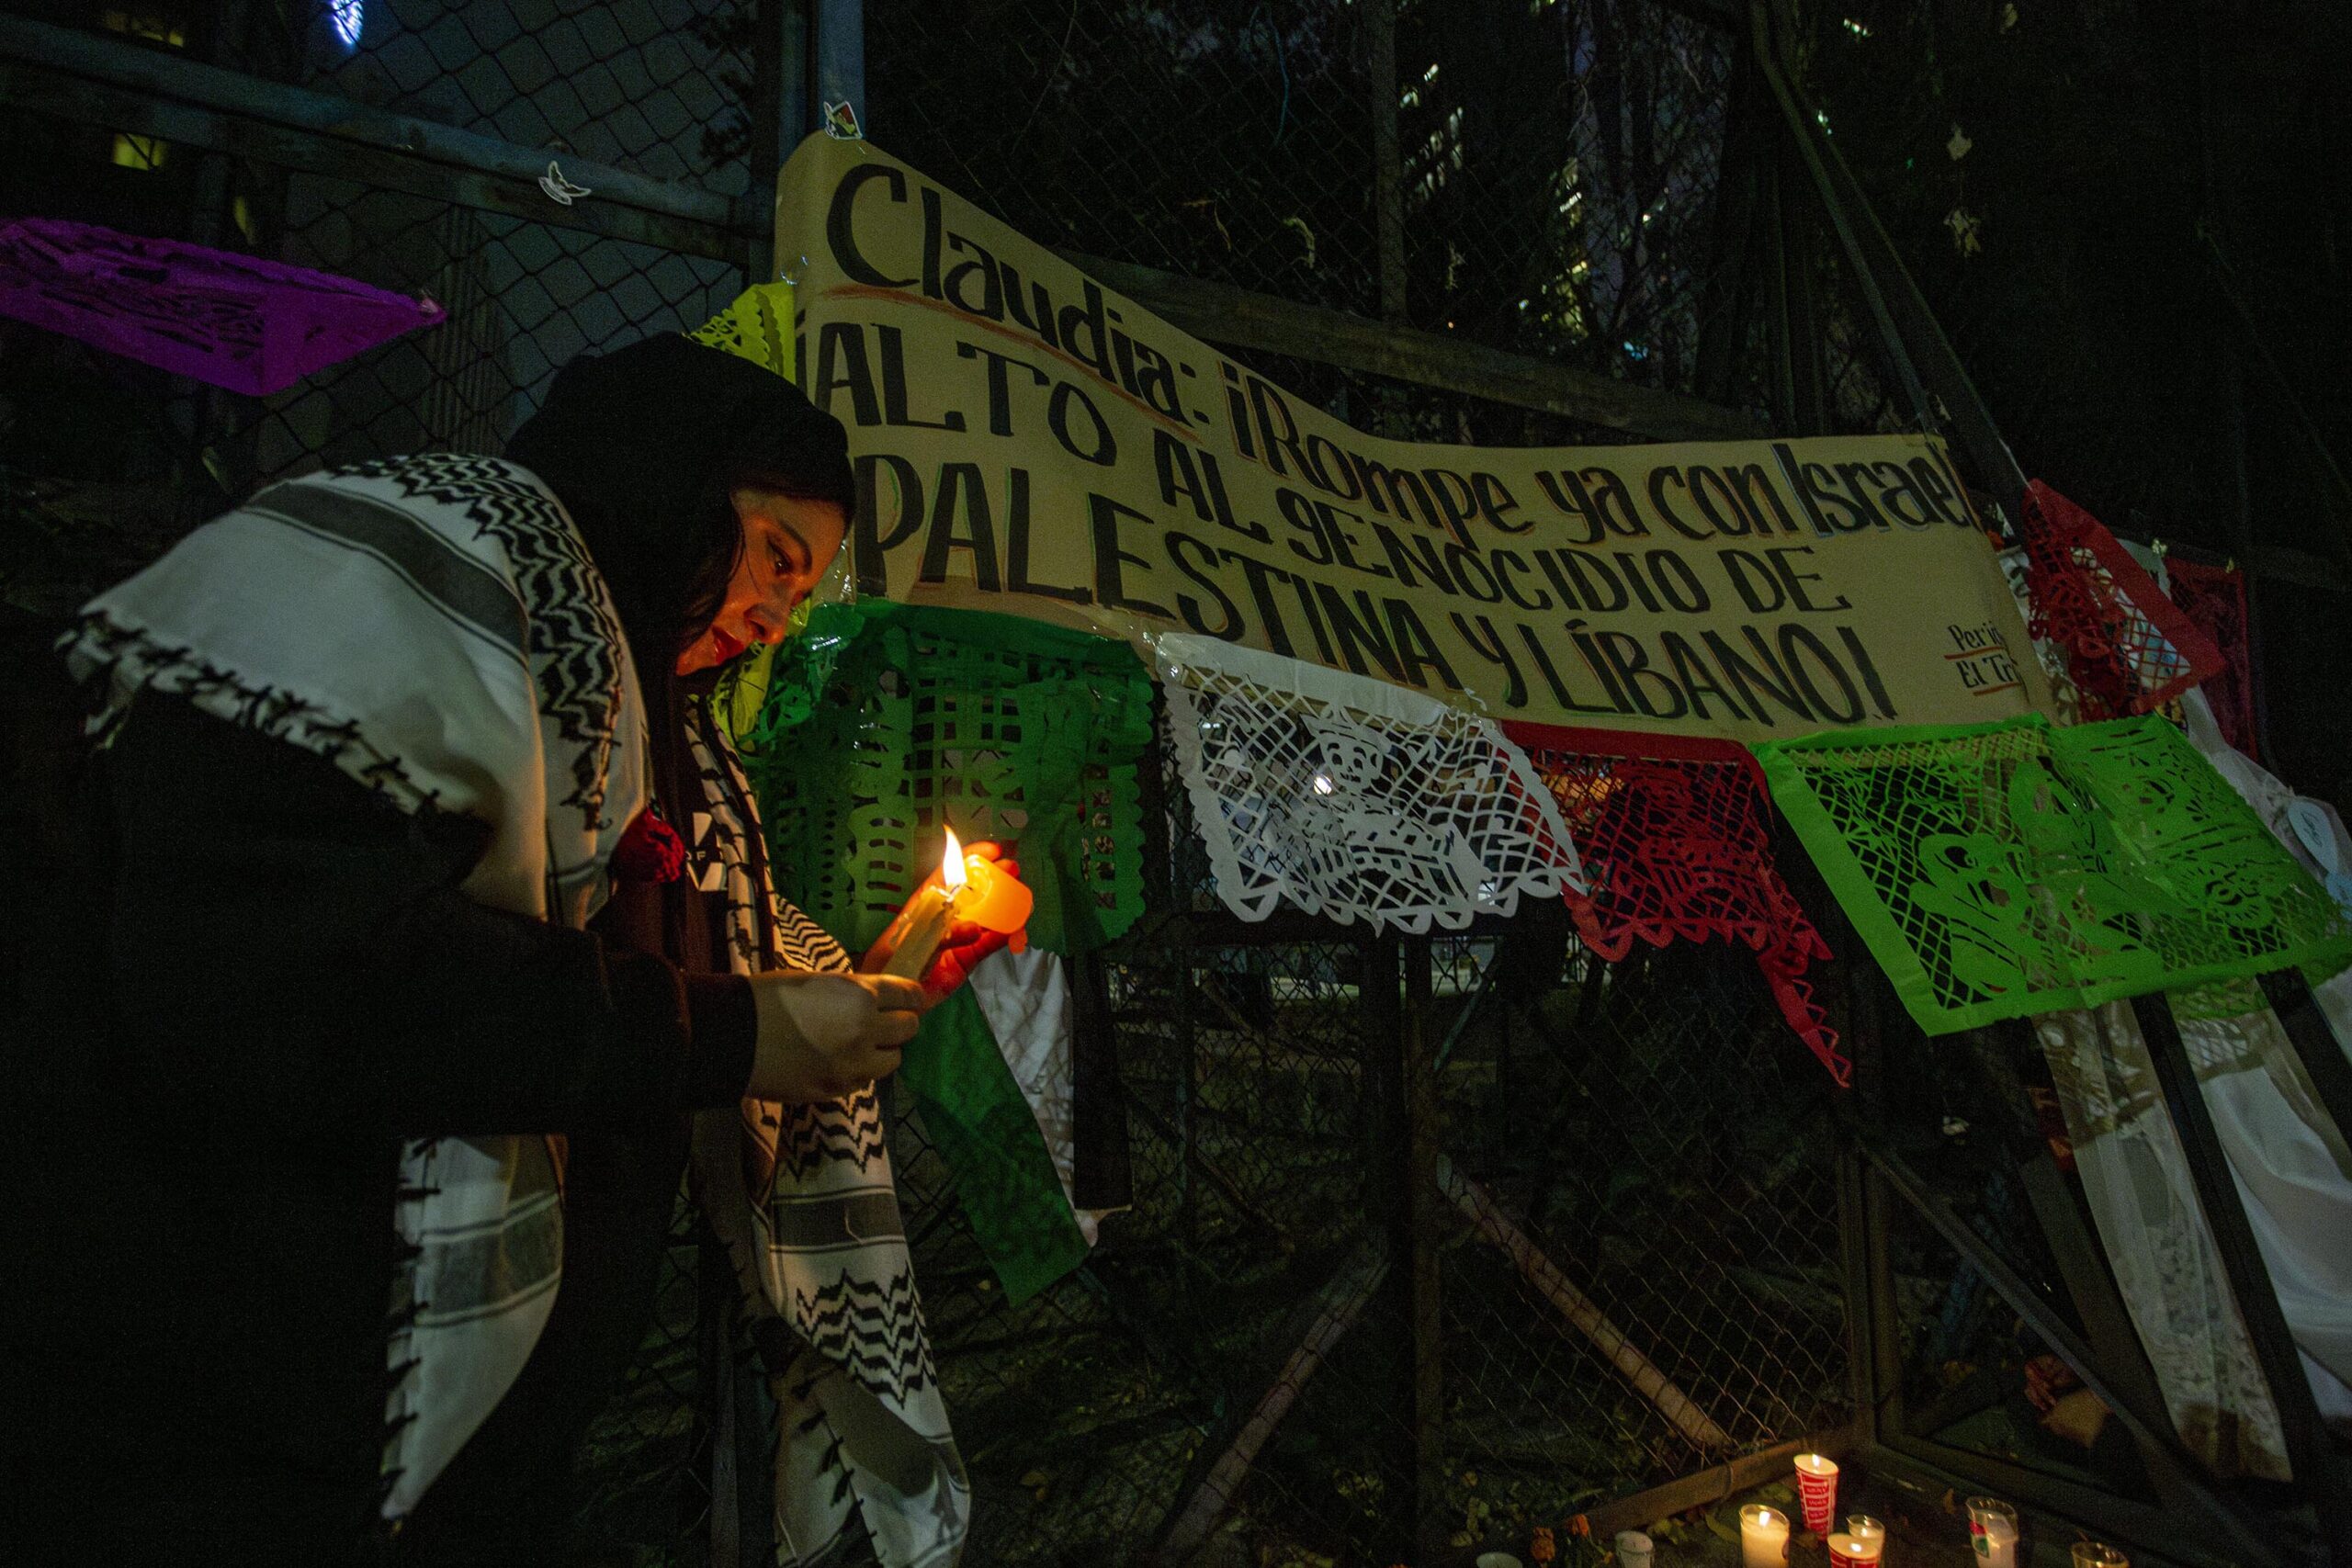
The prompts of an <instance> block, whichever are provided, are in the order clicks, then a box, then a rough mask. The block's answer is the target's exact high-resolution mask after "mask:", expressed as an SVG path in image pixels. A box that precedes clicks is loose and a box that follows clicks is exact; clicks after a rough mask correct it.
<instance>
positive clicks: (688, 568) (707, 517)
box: [506, 333, 857, 682]
mask: <svg viewBox="0 0 2352 1568" xmlns="http://www.w3.org/2000/svg"><path fill="white" fill-rule="evenodd" d="M506 456H507V457H509V458H511V459H513V460H514V461H515V462H517V463H520V464H521V465H522V466H523V467H525V468H528V469H530V470H531V471H532V472H533V473H535V474H537V476H538V477H539V479H541V480H543V481H544V482H545V483H546V484H547V486H548V489H550V490H552V491H555V493H556V496H557V498H558V499H559V500H560V501H561V502H563V504H564V508H565V510H567V511H569V512H570V513H571V516H572V520H573V521H574V522H575V523H576V524H578V525H579V527H580V534H581V537H582V539H584V540H585V541H586V542H587V546H588V553H589V555H590V556H591V557H593V558H594V560H595V562H596V568H597V570H599V571H601V572H602V573H603V574H604V577H605V581H606V582H607V583H608V584H610V585H611V588H612V592H613V600H614V604H615V606H616V608H617V609H618V610H619V612H620V619H621V629H622V631H623V633H624V634H625V635H626V636H627V637H628V643H629V651H630V653H631V655H632V656H633V657H634V660H635V661H636V664H637V668H638V673H639V679H640V680H644V681H647V682H653V681H655V680H658V679H662V678H664V677H666V676H667V674H668V671H669V670H670V668H671V666H672V664H673V661H674V660H676V658H677V654H678V649H681V648H683V647H684V646H685V644H686V642H687V641H688V640H690V639H691V638H692V637H694V636H695V635H697V634H699V633H700V632H701V631H702V629H703V628H704V627H705V626H708V625H709V624H710V619H711V616H712V615H715V614H716V613H717V612H718V606H719V604H720V603H721V602H722V601H723V600H724V598H725V595H726V592H727V583H728V580H729V578H731V577H732V576H733V575H734V571H735V563H736V561H737V559H738V558H740V556H741V551H742V547H743V533H742V525H741V522H740V521H739V519H738V518H737V516H736V513H735V507H734V502H733V500H732V497H733V494H734V492H735V491H737V490H740V489H743V488H746V487H750V488H754V489H760V490H767V491H775V492H777V493H779V494H783V495H789V496H797V497H800V498H802V499H804V500H810V501H829V502H833V503H834V504H836V505H838V506H840V507H841V508H842V513H843V514H844V515H845V516H848V517H854V516H855V515H856V513H857V487H856V481H855V479H854V476H853V475H852V473H851V470H850V465H849V436H848V434H847V432H845V431H843V430H842V424H841V421H839V420H837V419H835V418H833V417H832V416H831V414H828V413H822V412H819V411H818V410H817V409H815V408H814V407H812V406H810V404H809V400H808V399H806V398H804V397H802V396H801V395H800V392H799V389H797V388H796V387H794V386H793V385H792V383H791V382H789V381H786V379H784V378H782V377H780V376H778V375H776V374H775V373H774V372H772V371H770V370H767V369H764V368H763V367H760V366H758V365H755V364H753V363H752V362H751V361H750V360H748V359H743V358H741V357H739V356H738V355H732V354H729V353H727V352H725V351H724V350H720V349H715V348H709V347H707V346H705V345H704V344H699V343H695V341H693V340H692V339H690V338H685V337H680V336H677V335H675V334H672V333H662V334H661V335H659V336H655V337H650V338H647V339H645V340H644V341H642V342H639V343H635V344H630V345H629V346H628V347H627V348H623V349H617V350H615V351H614V352H613V353H611V354H604V355H582V356H581V357H580V358H577V359H574V360H573V361H571V363H570V364H569V365H566V366H565V367H563V368H562V370H560V371H559V372H558V373H557V375H556V378H555V384H554V386H553V387H551V388H550V389H548V400H547V403H546V405H545V406H544V407H543V408H542V409H541V410H540V411H539V412H537V414H535V415H533V416H532V417H531V418H530V419H528V420H526V421H525V422H524V423H523V426H522V428H521V429H519V430H517V431H515V436H514V439H513V440H511V441H509V442H508V443H507V444H506Z"/></svg>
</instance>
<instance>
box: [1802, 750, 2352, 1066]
mask: <svg viewBox="0 0 2352 1568" xmlns="http://www.w3.org/2000/svg"><path fill="white" fill-rule="evenodd" d="M1756 751H1757V755H1758V757H1759V758H1760V759H1761V760H1762V761H1763V764H1764V771H1765V776H1766V777H1767V778H1768V779H1769V780H1770V784H1771V786H1772V798H1773V800H1774V802H1775V803H1776V804H1778V805H1779V806H1780V807H1781V810H1783V811H1784V812H1786V813H1787V814H1788V818H1789V822H1790V825H1791V826H1792V827H1793V828H1794V829H1796V831H1797V836H1798V837H1799V838H1801V839H1802V840H1804V845H1805V848H1806V849H1807V850H1808V851H1809V852H1811V853H1812V855H1813V858H1814V861H1815V864H1817V865H1818V866H1819V867H1820V868H1821V873H1822V875H1823V877H1824V878H1825V879H1826V881H1827V882H1828V884H1829V886H1830V888H1831V890H1832V891H1833V892H1835V893H1836V894H1837V896H1838V902H1839V903H1841V904H1842V905H1843V906H1844V907H1845V909H1846V912H1847V914H1848V916H1849V918H1851V919H1852V920H1853V922H1854V926H1855V929H1856V930H1857V931H1860V934H1861V937H1862V940H1863V941H1864V942H1867V943H1868V944H1869V946H1870V949H1871V953H1872V954H1873V955H1874V956H1875V957H1876V958H1877V959H1878V961H1879V964H1880V966H1881V967H1883V969H1884V970H1885V971H1886V973H1887V976H1889V978H1891V979H1892V980H1893V981H1894V987H1895V990H1896V993H1897V994H1898V995H1900V996H1901V997H1902V998H1903V1001H1904V1005H1905V1006H1906V1007H1907V1008H1909V1009H1910V1011H1911V1016H1912V1017H1913V1018H1914V1019H1916V1020H1917V1021H1918V1023H1919V1026H1920V1027H1921V1028H1922V1029H1924V1030H1926V1031H1927V1032H1928V1033H1930V1034H1945V1033H1950V1032H1952V1031H1954V1030H1960V1029H1969V1028H1973V1027H1976V1026H1977V1025H1980V1024H1985V1023H1990V1022H1993V1021H1997V1020H2000V1019H2007V1018H2019V1017H2024V1016H2026V1015H2029V1014H2031V1013H2037V1012H2048V1011H2052V1010H2057V1009H2061V1008H2084V1007H2091V1006H2095V1005H2097V1004H2098V1003H2100V1002H2105V1001H2110V1000H2113V999H2115V998H2120V997H2132V996H2139V995H2143V994H2144V993H2147V992H2151V991H2158V990H2165V989H2171V988H2176V987H2186V986H2196V985H2202V984H2205V983H2208V982H2211V981H2216V980H2224V979H2231V978H2243V977H2245V976H2254V975H2259V974H2262V973H2264V972H2265V971H2267V970H2272V969H2282V968H2287V967H2290V966H2291V965H2296V964H2312V965H2322V966H2326V967H2329V968H2339V967H2341V966H2342V965H2343V964H2345V963H2346V961H2347V960H2352V929H2347V928H2346V924H2345V921H2344V919H2343V917H2342V915H2341V914H2340V912H2339V911H2338V910H2337V909H2336V908H2335V905H2334V903H2333V902H2332V901H2331V900H2330V899H2329V898H2328V897H2327V895H2326V892H2325V891H2324V889H2323V888H2322V887H2321V886H2319V884H2318V883H2317V882H2315V881H2313V880H2312V877H2311V875H2310V874H2308V873H2306V872H2305V871H2304V870H2303V869H2302V867H2301V866H2300V865H2298V864H2296V863H2295V861H2294V859H2293V858H2292V857H2291V856H2290V855H2289V854H2288V853H2287V852H2286V851H2285V850H2284V849H2283V848H2281V847H2280V845H2279V844H2278V840H2276V839H2274V838H2273V837H2272V836H2271V834H2270V832H2269V830H2268V829H2267V828H2265V827H2264V826H2263V824H2262V822H2261V820H2260V818H2257V817H2256V816H2255V814H2254V813H2253V812H2252V811H2251V810H2250V809H2248V808H2247V807H2246V805H2245V802H2244V801H2242V800H2241V799H2240V798H2239V797H2238V796H2237V795H2236V794H2235V792H2233V790H2232V789H2231V788H2230V786H2229V785H2228V784H2227V783H2226V782H2224V781H2223V780H2222V776H2221V775H2220V774H2219V773H2215V772H2214V771H2213V769H2212V766H2211V764H2210V763H2209V762H2207V761H2205V759H2204V758H2203V757H2201V756H2199V754H2198V752H2197V750H2196V749H2195V748H2194V747H2192V746H2191V745H2190V744H2189V743H2188V739H2187V738H2186V737H2185V736H2183V735H2182V734H2181V733H2180V732H2179V731H2178V730H2177V729H2175V728H2173V727H2172V726H2171V725H2170V724H2169V723H2167V722H2166V721H2165V719H2163V718H2162V717H2159V716H2154V715H2148V716H2143V717H2139V718H2130V719H2119V720H2116V721H2113V722H2111V723H2106V724H2091V725H2082V726H2079V727H2076V728H2071V729H2056V728H2052V727H2051V726H2050V724H2049V723H2048V722H2047V721H2046V720H2043V719H2041V717H2039V716H2033V717H2028V718H2022V719H2016V720H2011V721H2008V722H2007V723H2002V724H1993V725H1972V726H1967V727H1962V728H1943V727H1936V728H1925V727H1923V728H1904V729H1892V730H1874V731H1860V730H1845V731H1839V732H1836V733H1832V734H1826V735H1818V736H1814V737H1811V738H1808V739H1801V740H1784V741H1774V742H1770V743H1768V744H1764V745H1759V746H1758V747H1757V748H1756Z"/></svg>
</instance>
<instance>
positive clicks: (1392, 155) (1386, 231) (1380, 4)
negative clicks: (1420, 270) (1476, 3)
mask: <svg viewBox="0 0 2352 1568" xmlns="http://www.w3.org/2000/svg"><path fill="white" fill-rule="evenodd" d="M1364 28H1365V32H1366V34H1367V42H1368V43H1369V44H1370V45H1371V54H1372V65H1371V72H1370V74H1371V77H1372V83H1371V88H1372V207H1373V216H1374V223H1375V225H1376V229H1377V234H1378V243H1379V246H1380V319H1381V320H1382V321H1392V322H1402V321H1405V320H1406V319H1407V317H1406V310H1405V160H1404V154H1403V152H1401V150H1400V149H1399V148H1398V146H1397V0H1371V4H1370V5H1368V6H1365V8H1364Z"/></svg>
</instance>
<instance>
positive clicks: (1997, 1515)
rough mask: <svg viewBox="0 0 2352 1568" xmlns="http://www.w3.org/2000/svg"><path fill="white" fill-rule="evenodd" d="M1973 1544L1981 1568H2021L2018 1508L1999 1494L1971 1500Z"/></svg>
mask: <svg viewBox="0 0 2352 1568" xmlns="http://www.w3.org/2000/svg"><path fill="white" fill-rule="evenodd" d="M1968 1538H1969V1545H1970V1546H1971V1547H1973V1548H1974V1549H1975V1552H1976V1563H1977V1568H2018V1511H2017V1510H2016V1509H2015V1508H2013V1507H2011V1506H2009V1505H2008V1504H2007V1503H2004V1502H2002V1501H2001V1500H2000V1499H1999V1498H1997V1497H1971V1498H1970V1499H1969V1500H1968Z"/></svg>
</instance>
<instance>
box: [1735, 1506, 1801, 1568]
mask: <svg viewBox="0 0 2352 1568" xmlns="http://www.w3.org/2000/svg"><path fill="white" fill-rule="evenodd" d="M1739 1559H1740V1564H1741V1568H1781V1565H1782V1564H1783V1563H1785V1562H1788V1560H1789V1516H1788V1515H1786V1514H1784V1513H1782V1512H1781V1510H1780V1509H1778V1508H1770V1507H1767V1506H1764V1505H1763V1504H1761V1503H1750V1504H1749V1505H1748V1506H1746V1507H1745V1508H1742V1509H1741V1510H1740V1511H1739Z"/></svg>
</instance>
